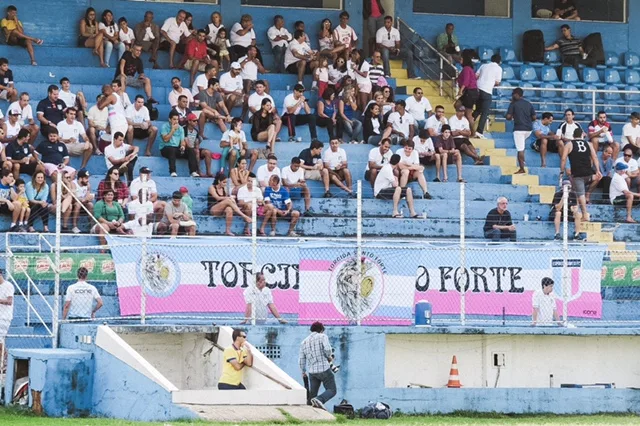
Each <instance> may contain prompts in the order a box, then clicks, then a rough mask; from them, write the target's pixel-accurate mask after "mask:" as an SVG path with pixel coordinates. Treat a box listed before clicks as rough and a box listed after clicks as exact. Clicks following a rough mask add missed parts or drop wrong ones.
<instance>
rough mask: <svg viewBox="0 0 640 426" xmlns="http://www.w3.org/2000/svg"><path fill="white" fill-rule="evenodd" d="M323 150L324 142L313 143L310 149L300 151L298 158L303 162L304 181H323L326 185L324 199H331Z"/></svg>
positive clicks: (301, 165)
mask: <svg viewBox="0 0 640 426" xmlns="http://www.w3.org/2000/svg"><path fill="white" fill-rule="evenodd" d="M322 148H324V144H323V143H322V142H320V141H313V142H311V145H310V146H309V148H305V149H303V150H302V151H300V154H299V155H298V158H300V159H301V160H302V164H300V167H302V168H303V169H304V179H305V180H321V181H322V183H323V184H324V198H331V197H333V194H331V191H329V170H327V169H326V168H325V167H324V165H323V163H322Z"/></svg>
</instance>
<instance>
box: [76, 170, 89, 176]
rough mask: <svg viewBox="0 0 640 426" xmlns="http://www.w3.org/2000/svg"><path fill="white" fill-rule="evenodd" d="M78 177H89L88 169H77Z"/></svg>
mask: <svg viewBox="0 0 640 426" xmlns="http://www.w3.org/2000/svg"><path fill="white" fill-rule="evenodd" d="M78 177H79V178H84V177H89V171H88V170H85V169H80V170H79V171H78Z"/></svg>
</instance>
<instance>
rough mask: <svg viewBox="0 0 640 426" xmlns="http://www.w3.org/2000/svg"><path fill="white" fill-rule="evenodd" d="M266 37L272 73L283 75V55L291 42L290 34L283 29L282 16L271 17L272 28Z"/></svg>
mask: <svg viewBox="0 0 640 426" xmlns="http://www.w3.org/2000/svg"><path fill="white" fill-rule="evenodd" d="M267 37H269V41H270V42H271V51H272V52H273V63H274V64H275V67H274V68H275V69H274V72H275V73H277V74H284V54H285V52H286V51H287V46H288V45H289V42H290V41H291V39H292V37H291V33H290V32H289V31H288V30H287V29H286V28H285V27H284V18H283V17H282V15H276V16H274V17H273V26H272V27H271V28H269V29H268V30H267Z"/></svg>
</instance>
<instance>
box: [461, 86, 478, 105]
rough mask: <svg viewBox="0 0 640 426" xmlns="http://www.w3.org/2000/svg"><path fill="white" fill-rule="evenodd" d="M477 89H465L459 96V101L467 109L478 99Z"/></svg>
mask: <svg viewBox="0 0 640 426" xmlns="http://www.w3.org/2000/svg"><path fill="white" fill-rule="evenodd" d="M478 96H479V93H478V89H466V90H465V91H464V93H463V94H462V97H461V98H460V102H462V105H464V107H465V108H467V109H473V107H474V106H475V105H476V102H477V101H478Z"/></svg>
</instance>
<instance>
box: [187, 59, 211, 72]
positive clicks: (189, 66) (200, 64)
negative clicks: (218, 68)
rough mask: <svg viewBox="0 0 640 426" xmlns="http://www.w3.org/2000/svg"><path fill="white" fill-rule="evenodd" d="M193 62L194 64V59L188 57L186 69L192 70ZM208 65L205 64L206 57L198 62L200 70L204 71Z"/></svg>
mask: <svg viewBox="0 0 640 426" xmlns="http://www.w3.org/2000/svg"><path fill="white" fill-rule="evenodd" d="M192 64H193V59H187V62H185V63H184V69H185V70H187V71H190V70H191V66H192ZM206 66H207V64H205V62H204V59H202V60H201V61H200V62H199V63H198V71H200V72H204V67H206Z"/></svg>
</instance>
